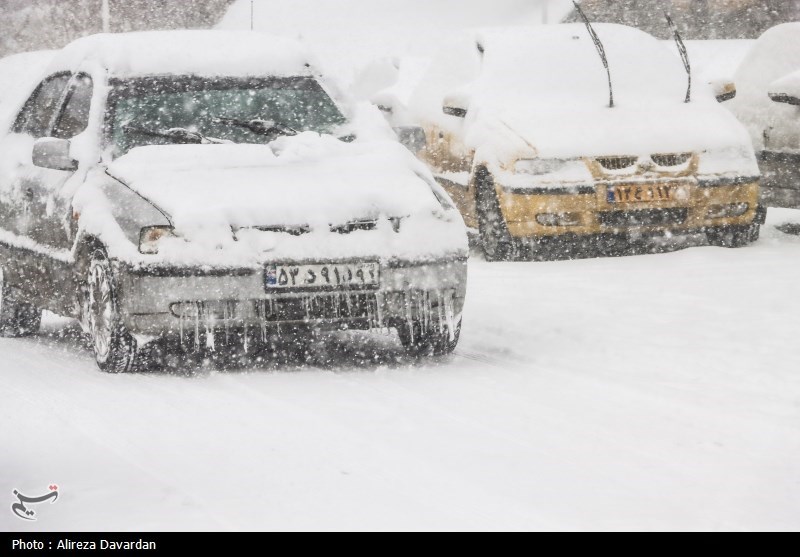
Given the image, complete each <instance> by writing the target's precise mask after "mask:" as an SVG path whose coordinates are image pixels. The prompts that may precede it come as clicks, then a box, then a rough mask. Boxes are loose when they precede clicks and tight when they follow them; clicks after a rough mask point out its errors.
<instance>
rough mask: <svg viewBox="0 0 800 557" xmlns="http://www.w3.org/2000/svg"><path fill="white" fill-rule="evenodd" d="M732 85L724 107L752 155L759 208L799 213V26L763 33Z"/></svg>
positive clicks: (773, 29)
mask: <svg viewBox="0 0 800 557" xmlns="http://www.w3.org/2000/svg"><path fill="white" fill-rule="evenodd" d="M734 80H735V83H736V91H737V94H736V98H735V99H734V100H733V101H731V102H730V103H728V105H727V106H728V108H730V109H731V110H732V111H733V113H734V114H735V115H736V117H737V118H739V120H740V121H741V122H742V123H743V124H744V125H745V126H746V127H747V129H748V131H749V132H750V136H751V138H752V141H753V145H754V146H755V148H756V151H757V152H758V158H759V165H760V167H761V171H762V173H763V181H762V197H763V200H764V203H766V204H767V205H768V206H771V207H789V208H800V107H799V106H798V105H800V23H784V24H782V25H778V26H776V27H773V28H772V29H770V30H769V31H767V32H766V33H764V34H763V35H762V36H761V37H760V38H759V39H758V41H756V43H755V45H754V46H753V48H752V49H751V50H750V52H749V54H748V55H747V56H746V57H745V59H744V60H743V61H742V64H741V66H740V67H739V69H738V70H737V72H736V75H735V77H734Z"/></svg>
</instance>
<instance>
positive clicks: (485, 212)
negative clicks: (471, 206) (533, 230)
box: [475, 167, 515, 261]
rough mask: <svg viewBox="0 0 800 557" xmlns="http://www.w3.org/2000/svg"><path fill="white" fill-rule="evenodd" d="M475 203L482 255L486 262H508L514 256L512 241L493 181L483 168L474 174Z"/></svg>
mask: <svg viewBox="0 0 800 557" xmlns="http://www.w3.org/2000/svg"><path fill="white" fill-rule="evenodd" d="M475 184H476V194H475V203H476V205H477V210H478V231H479V233H480V240H481V245H482V246H483V254H484V256H485V257H486V260H487V261H508V260H509V259H511V258H512V257H513V256H514V253H515V249H514V239H513V238H512V237H511V234H510V233H509V232H508V226H506V221H505V218H503V213H502V212H501V211H500V203H499V201H498V200H497V192H496V191H495V189H494V180H493V179H492V176H491V174H489V171H488V170H486V168H485V167H479V168H478V169H477V171H476V173H475Z"/></svg>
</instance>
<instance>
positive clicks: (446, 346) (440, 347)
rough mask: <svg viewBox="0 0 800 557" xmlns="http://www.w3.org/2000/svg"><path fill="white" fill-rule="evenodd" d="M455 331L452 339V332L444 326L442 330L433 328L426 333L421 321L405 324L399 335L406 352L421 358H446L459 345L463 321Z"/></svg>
mask: <svg viewBox="0 0 800 557" xmlns="http://www.w3.org/2000/svg"><path fill="white" fill-rule="evenodd" d="M454 327H455V330H454V331H453V335H452V338H451V335H450V330H449V328H448V327H447V326H444V327H443V328H442V330H439V329H438V328H433V329H430V330H428V331H425V329H424V327H423V323H422V322H421V321H419V320H416V319H415V320H412V321H411V322H410V323H409V322H403V323H401V324H400V325H399V326H398V327H397V334H398V336H399V337H400V342H401V344H402V345H403V348H405V350H406V352H407V353H408V354H409V355H411V356H415V357H420V356H445V355H447V354H451V353H452V352H453V351H454V350H455V349H456V346H457V345H458V339H459V337H460V336H461V320H460V319H459V320H458V323H456V324H455V325H454Z"/></svg>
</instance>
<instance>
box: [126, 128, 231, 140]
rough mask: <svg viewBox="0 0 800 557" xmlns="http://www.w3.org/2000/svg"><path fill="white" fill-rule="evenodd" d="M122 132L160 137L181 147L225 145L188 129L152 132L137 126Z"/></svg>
mask: <svg viewBox="0 0 800 557" xmlns="http://www.w3.org/2000/svg"><path fill="white" fill-rule="evenodd" d="M122 130H123V131H124V132H125V133H131V134H136V135H142V136H145V137H158V138H161V139H168V140H170V141H172V142H173V143H177V144H180V145H200V144H212V143H213V144H218V143H224V142H223V141H222V140H220V139H214V138H212V137H206V136H204V135H202V134H200V133H198V132H193V131H191V130H187V129H186V128H169V129H166V130H150V129H147V128H139V127H137V126H131V125H127V126H123V128H122Z"/></svg>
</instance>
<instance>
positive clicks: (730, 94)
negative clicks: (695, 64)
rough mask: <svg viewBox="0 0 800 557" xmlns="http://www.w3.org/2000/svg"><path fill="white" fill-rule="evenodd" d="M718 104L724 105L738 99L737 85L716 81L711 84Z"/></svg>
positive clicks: (730, 82)
mask: <svg viewBox="0 0 800 557" xmlns="http://www.w3.org/2000/svg"><path fill="white" fill-rule="evenodd" d="M711 88H712V89H713V90H714V96H715V97H716V98H717V102H721V103H724V102H725V101H729V100H731V99H733V98H735V97H736V84H735V83H734V82H732V81H716V82H712V83H711Z"/></svg>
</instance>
